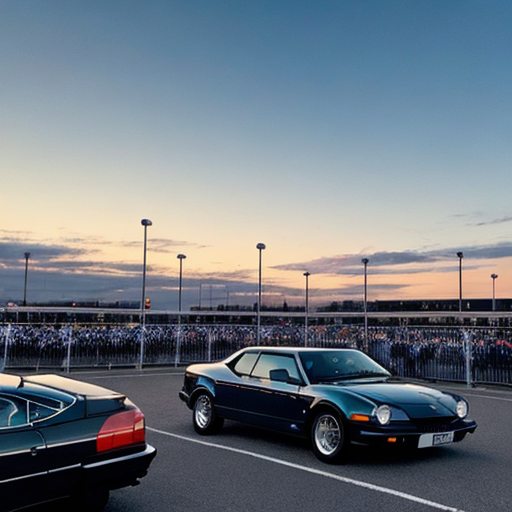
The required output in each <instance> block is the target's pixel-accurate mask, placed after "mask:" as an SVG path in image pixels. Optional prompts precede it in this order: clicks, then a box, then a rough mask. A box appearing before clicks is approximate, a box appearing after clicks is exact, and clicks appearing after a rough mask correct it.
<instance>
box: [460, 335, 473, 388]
mask: <svg viewBox="0 0 512 512" xmlns="http://www.w3.org/2000/svg"><path fill="white" fill-rule="evenodd" d="M462 336H463V337H464V349H465V352H466V383H467V387H468V388H470V387H471V386H472V384H473V376H472V374H473V344H472V341H473V340H472V338H473V335H472V333H471V332H469V331H467V330H464V331H462Z"/></svg>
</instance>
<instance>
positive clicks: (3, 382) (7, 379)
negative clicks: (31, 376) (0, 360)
mask: <svg viewBox="0 0 512 512" xmlns="http://www.w3.org/2000/svg"><path fill="white" fill-rule="evenodd" d="M22 382H23V380H22V378H21V377H20V376H19V375H9V374H7V373H0V389H1V390H4V391H12V390H13V389H16V388H18V387H19V386H20V384H21V383H22Z"/></svg>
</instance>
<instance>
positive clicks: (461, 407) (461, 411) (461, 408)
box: [457, 400, 468, 418]
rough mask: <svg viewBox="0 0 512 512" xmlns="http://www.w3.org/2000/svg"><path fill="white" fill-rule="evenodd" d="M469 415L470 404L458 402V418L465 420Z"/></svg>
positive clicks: (462, 401) (464, 401)
mask: <svg viewBox="0 0 512 512" xmlns="http://www.w3.org/2000/svg"><path fill="white" fill-rule="evenodd" d="M467 415H468V403H467V402H466V400H459V401H458V402H457V416H458V417H459V418H465V417H466V416H467Z"/></svg>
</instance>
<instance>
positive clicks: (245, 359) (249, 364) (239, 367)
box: [232, 352, 258, 375]
mask: <svg viewBox="0 0 512 512" xmlns="http://www.w3.org/2000/svg"><path fill="white" fill-rule="evenodd" d="M256 359H258V352H246V353H245V354H244V355H243V356H242V357H241V358H240V359H239V360H238V361H236V362H235V365H234V366H233V367H232V369H233V371H234V372H235V373H237V374H238V375H250V373H251V370H252V369H253V367H254V363H255V362H256Z"/></svg>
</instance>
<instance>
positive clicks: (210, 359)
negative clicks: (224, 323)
mask: <svg viewBox="0 0 512 512" xmlns="http://www.w3.org/2000/svg"><path fill="white" fill-rule="evenodd" d="M212 338H213V326H211V327H210V328H209V329H208V362H209V363H211V362H212Z"/></svg>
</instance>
